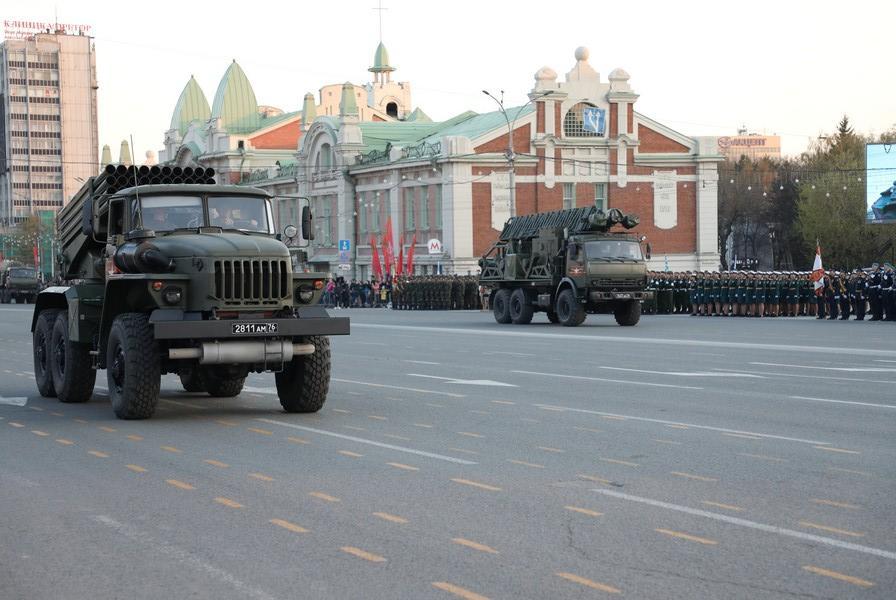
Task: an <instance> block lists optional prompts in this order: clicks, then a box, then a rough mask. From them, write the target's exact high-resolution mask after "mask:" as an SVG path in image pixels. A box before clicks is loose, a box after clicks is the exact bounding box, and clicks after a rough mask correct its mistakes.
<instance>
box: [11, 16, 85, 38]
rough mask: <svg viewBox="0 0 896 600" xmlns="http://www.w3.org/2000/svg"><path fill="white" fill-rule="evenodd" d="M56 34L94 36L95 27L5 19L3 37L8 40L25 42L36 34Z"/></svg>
mask: <svg viewBox="0 0 896 600" xmlns="http://www.w3.org/2000/svg"><path fill="white" fill-rule="evenodd" d="M47 31H49V32H50V33H56V32H57V31H60V32H62V33H65V34H67V35H92V34H93V26H92V25H85V24H79V23H51V22H49V21H32V20H29V19H3V37H4V38H5V39H7V40H24V39H28V38H30V37H32V36H34V34H35V33H44V32H47Z"/></svg>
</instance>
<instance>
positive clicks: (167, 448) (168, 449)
mask: <svg viewBox="0 0 896 600" xmlns="http://www.w3.org/2000/svg"><path fill="white" fill-rule="evenodd" d="M161 448H162V450H164V451H165V452H172V453H174V454H182V453H183V450H181V449H180V448H175V447H174V446H161Z"/></svg>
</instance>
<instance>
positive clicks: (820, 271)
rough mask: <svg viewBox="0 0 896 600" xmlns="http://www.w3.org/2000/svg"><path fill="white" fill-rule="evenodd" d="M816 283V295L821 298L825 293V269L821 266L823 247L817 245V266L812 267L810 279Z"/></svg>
mask: <svg viewBox="0 0 896 600" xmlns="http://www.w3.org/2000/svg"><path fill="white" fill-rule="evenodd" d="M810 278H811V279H812V281H814V282H815V283H814V286H815V295H816V296H821V295H822V294H823V293H824V289H823V288H824V282H822V281H821V280H822V278H824V267H823V266H821V246H819V245H818V244H817V243H816V246H815V264H814V265H812V275H811V277H810Z"/></svg>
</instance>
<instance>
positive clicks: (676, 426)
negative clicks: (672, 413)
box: [666, 424, 690, 429]
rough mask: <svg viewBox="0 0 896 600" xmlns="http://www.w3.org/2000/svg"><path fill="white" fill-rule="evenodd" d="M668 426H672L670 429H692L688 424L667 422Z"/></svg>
mask: <svg viewBox="0 0 896 600" xmlns="http://www.w3.org/2000/svg"><path fill="white" fill-rule="evenodd" d="M666 427H668V428H670V429H690V427H688V426H687V425H670V424H667V425H666Z"/></svg>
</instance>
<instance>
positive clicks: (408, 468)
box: [386, 462, 420, 471]
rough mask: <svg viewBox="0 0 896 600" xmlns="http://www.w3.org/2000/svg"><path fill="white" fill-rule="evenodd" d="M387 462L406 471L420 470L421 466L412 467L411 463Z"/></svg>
mask: <svg viewBox="0 0 896 600" xmlns="http://www.w3.org/2000/svg"><path fill="white" fill-rule="evenodd" d="M386 464H387V465H389V466H390V467H395V468H396V469H404V470H405V471H419V470H420V467H412V466H411V465H406V464H403V463H396V462H387V463H386Z"/></svg>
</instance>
